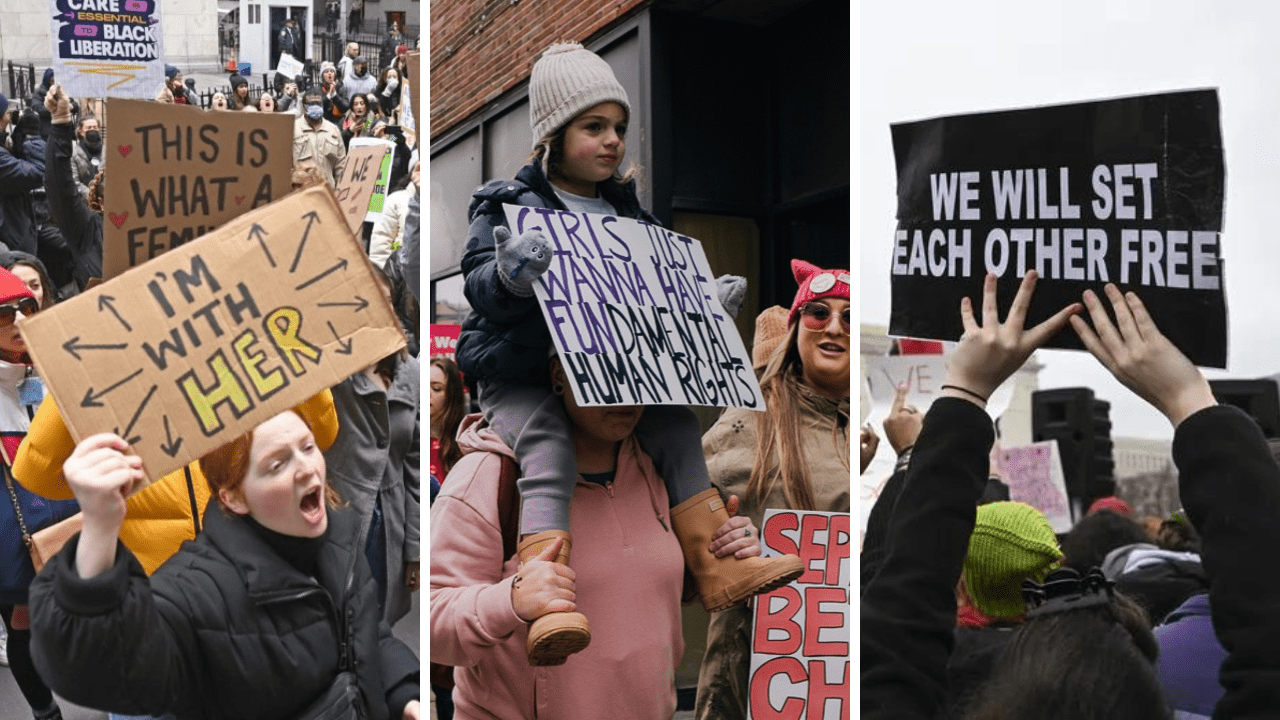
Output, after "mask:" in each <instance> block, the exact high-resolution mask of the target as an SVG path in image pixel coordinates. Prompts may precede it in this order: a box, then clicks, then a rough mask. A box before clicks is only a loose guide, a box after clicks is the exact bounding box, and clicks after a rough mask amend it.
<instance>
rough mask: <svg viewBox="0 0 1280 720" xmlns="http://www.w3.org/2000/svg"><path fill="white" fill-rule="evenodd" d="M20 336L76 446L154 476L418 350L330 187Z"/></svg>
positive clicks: (143, 271) (99, 291)
mask: <svg viewBox="0 0 1280 720" xmlns="http://www.w3.org/2000/svg"><path fill="white" fill-rule="evenodd" d="M21 330H22V336H23V338H24V339H25V340H26V342H27V346H28V347H29V348H30V351H31V357H32V358H33V359H34V361H35V364H36V367H37V368H38V369H39V371H40V376H41V377H42V378H44V380H45V382H46V383H47V384H48V385H49V390H50V392H52V393H53V396H54V398H55V399H56V400H57V402H58V408H59V409H60V410H61V411H62V416H63V419H64V420H65V421H66V423H67V427H68V428H69V429H70V431H71V435H72V436H73V437H74V438H76V439H77V440H81V439H83V438H85V437H87V436H89V435H92V434H94V433H98V432H105V431H113V432H115V433H117V434H118V435H120V436H121V437H123V438H125V439H126V440H128V441H129V444H130V445H131V446H132V449H133V452H134V453H136V454H137V455H139V456H140V457H141V458H142V461H143V467H144V469H145V470H146V472H147V477H149V478H151V479H153V480H154V479H157V478H160V477H162V476H164V475H165V474H166V473H168V472H170V471H172V470H174V469H176V468H179V467H182V466H183V465H185V464H187V463H188V462H190V461H191V460H193V459H195V458H198V457H200V456H202V455H204V454H205V453H207V452H209V451H210V450H213V449H214V448H216V447H218V446H220V445H221V444H223V443H225V442H226V441H228V440H229V439H231V438H233V437H235V436H237V435H239V434H241V433H244V432H246V431H248V430H249V429H251V428H253V427H254V426H256V425H257V424H258V423H260V422H262V421H263V420H266V419H267V418H270V417H271V416H272V415H274V414H276V413H278V412H280V411H282V410H285V409H287V408H289V407H292V406H294V405H296V404H298V403H300V402H302V401H303V400H306V399H307V398H308V397H310V396H312V395H314V394H315V393H317V392H319V391H320V390H322V389H324V388H327V387H330V386H332V385H334V384H336V383H337V382H339V381H341V380H342V379H344V378H346V377H348V376H349V375H351V374H352V373H354V372H356V371H358V370H360V369H362V368H364V367H367V366H368V365H370V364H372V363H374V362H376V361H378V360H380V359H382V358H384V357H386V356H387V355H390V354H391V353H393V352H395V351H396V350H397V349H399V348H402V347H404V345H405V339H404V336H403V334H401V332H400V329H399V326H398V325H397V324H396V320H395V316H394V315H393V314H392V310H391V307H390V305H389V304H388V302H387V299H386V296H385V294H384V293H383V291H382V288H381V287H380V286H379V284H378V282H377V280H375V279H374V276H373V273H372V270H371V269H370V266H369V261H368V259H367V258H366V257H365V254H364V252H363V250H362V249H361V247H360V245H359V244H358V243H357V242H356V241H355V239H354V238H353V236H352V235H351V233H350V231H349V230H348V228H347V224H346V220H345V219H344V218H343V216H342V212H341V210H340V209H339V207H338V203H337V202H336V201H335V200H334V198H333V192H332V191H331V190H330V189H329V188H328V186H327V185H326V186H319V187H313V188H309V189H307V190H304V191H301V192H298V193H294V194H292V195H290V196H288V197H287V198H285V199H283V200H281V201H279V202H277V203H273V204H272V205H269V206H267V207H264V208H260V209H258V210H256V211H254V212H251V213H249V214H247V215H244V216H243V217H240V218H237V219H236V220H233V221H231V222H230V223H228V224H226V225H224V226H223V227H221V228H219V229H218V230H216V231H215V232H213V233H210V234H208V235H205V236H204V237H202V238H200V239H199V240H197V241H195V242H191V243H188V244H186V245H183V246H182V247H181V248H178V249H176V250H174V251H172V252H169V253H165V254H164V255H163V256H161V257H158V258H156V259H155V260H152V261H151V262H149V263H147V264H146V265H145V266H144V267H137V268H133V269H132V270H129V271H127V272H125V273H124V274H123V275H121V276H120V277H118V278H116V279H114V280H112V281H110V282H107V283H103V284H102V285H100V286H98V287H96V288H94V289H93V290H90V291H87V292H84V293H81V294H80V295H77V296H75V297H74V298H71V299H70V300H68V301H66V302H63V303H61V304H59V305H57V306H56V307H54V308H52V309H50V310H47V311H45V312H42V313H40V314H38V315H35V316H32V317H31V318H28V319H26V320H24V321H23V322H22V324H21Z"/></svg>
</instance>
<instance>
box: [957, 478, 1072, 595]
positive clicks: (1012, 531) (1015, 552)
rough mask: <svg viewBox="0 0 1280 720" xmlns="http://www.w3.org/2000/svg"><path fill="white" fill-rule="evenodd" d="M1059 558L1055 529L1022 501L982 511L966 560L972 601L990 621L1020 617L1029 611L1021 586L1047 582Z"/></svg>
mask: <svg viewBox="0 0 1280 720" xmlns="http://www.w3.org/2000/svg"><path fill="white" fill-rule="evenodd" d="M1061 559H1062V552H1061V551H1060V550H1058V540H1057V538H1056V537H1055V536H1054V534H1053V528H1052V527H1051V526H1050V525H1049V521H1048V520H1047V519H1045V516H1044V515H1043V514H1042V513H1041V512H1040V511H1039V510H1037V509H1035V508H1033V507H1031V506H1030V505H1024V504H1023V503H1019V502H995V503H991V504H989V505H982V506H979V507H978V518H977V521H976V522H975V523H974V526H973V534H972V535H971V536H970V537H969V553H968V554H967V555H965V558H964V581H965V585H966V587H967V588H968V591H969V597H971V598H972V599H973V604H974V605H976V606H977V608H978V609H979V610H981V611H982V612H983V613H986V614H987V615H988V616H990V617H996V618H1012V617H1018V616H1019V615H1022V614H1023V613H1025V612H1026V603H1025V601H1024V600H1023V599H1022V581H1023V580H1026V579H1028V578H1029V579H1031V580H1035V581H1036V582H1041V581H1043V580H1044V576H1045V575H1046V574H1048V572H1049V571H1050V570H1052V569H1053V568H1054V567H1057V564H1058V561H1059V560H1061Z"/></svg>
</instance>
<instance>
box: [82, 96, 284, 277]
mask: <svg viewBox="0 0 1280 720" xmlns="http://www.w3.org/2000/svg"><path fill="white" fill-rule="evenodd" d="M107 108H108V111H109V112H110V114H111V136H110V138H109V141H108V143H107V147H106V148H105V149H104V152H105V153H107V154H108V158H107V161H106V162H107V164H108V165H110V167H111V172H109V173H107V188H106V196H105V199H104V204H105V205H106V210H105V213H104V214H105V216H106V218H105V220H106V221H105V222H103V224H102V232H103V236H102V256H103V257H102V273H103V277H104V278H106V279H111V278H113V277H116V276H117V275H119V274H120V273H122V272H124V271H125V270H127V269H129V268H131V267H135V266H137V265H141V264H142V263H144V262H146V261H147V260H150V259H151V258H153V257H155V256H157V255H159V254H161V253H163V252H165V251H167V250H171V249H173V248H175V247H178V246H180V245H182V244H184V243H187V242H190V241H192V240H194V239H196V238H198V237H200V236H201V235H204V234H205V233H207V232H211V231H212V230H214V229H215V228H217V227H219V226H221V225H222V224H224V223H226V222H227V221H228V220H231V219H233V218H236V217H238V216H240V215H243V214H244V213H246V212H248V211H250V210H252V209H254V208H258V207H262V206H264V205H266V204H268V203H270V202H272V201H273V200H277V199H279V198H281V197H284V196H285V195H287V194H288V193H289V191H290V190H291V189H292V186H291V184H290V183H291V180H292V170H293V121H294V117H293V115H290V114H288V113H237V112H217V113H211V112H205V111H203V110H201V109H199V108H196V107H192V106H190V105H170V104H166V103H156V102H142V101H138V100H122V99H119V98H114V97H113V98H109V99H108V100H107Z"/></svg>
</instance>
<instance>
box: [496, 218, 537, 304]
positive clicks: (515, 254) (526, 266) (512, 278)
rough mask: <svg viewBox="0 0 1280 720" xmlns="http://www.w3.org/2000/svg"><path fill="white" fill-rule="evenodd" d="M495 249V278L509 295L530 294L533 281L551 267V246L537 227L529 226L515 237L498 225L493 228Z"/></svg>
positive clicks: (527, 295)
mask: <svg viewBox="0 0 1280 720" xmlns="http://www.w3.org/2000/svg"><path fill="white" fill-rule="evenodd" d="M493 243H494V246H495V247H496V248H497V251H498V278H499V279H500V280H501V281H502V284H503V285H505V286H506V287H507V289H508V290H510V291H511V294H512V295H517V296H519V297H531V296H532V295H533V282H534V281H535V280H537V279H538V276H539V275H541V274H542V273H544V272H546V271H547V268H549V267H551V246H550V244H548V243H547V237H546V235H544V234H543V233H542V231H541V230H529V231H527V232H525V233H524V234H522V235H520V236H518V237H515V238H513V237H511V231H510V230H508V229H507V228H505V227H502V226H498V227H496V228H494V229H493Z"/></svg>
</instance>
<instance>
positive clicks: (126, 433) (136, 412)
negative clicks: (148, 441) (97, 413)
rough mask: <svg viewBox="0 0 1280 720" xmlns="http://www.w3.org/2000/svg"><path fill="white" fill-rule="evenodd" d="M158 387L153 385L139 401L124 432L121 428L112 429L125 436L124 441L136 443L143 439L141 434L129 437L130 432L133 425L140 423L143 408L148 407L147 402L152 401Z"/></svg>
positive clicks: (131, 443)
mask: <svg viewBox="0 0 1280 720" xmlns="http://www.w3.org/2000/svg"><path fill="white" fill-rule="evenodd" d="M156 388H157V386H156V385H152V386H151V389H150V390H148V391H147V396H146V397H144V398H142V402H140V403H138V409H137V410H134V411H133V417H131V418H129V424H128V425H126V426H125V428H124V432H120V428H116V429H115V430H112V432H114V433H115V434H117V435H119V436H120V437H122V438H124V439H125V440H124V441H125V442H127V443H129V444H130V445H134V444H136V443H137V442H138V441H140V440H142V436H141V435H139V436H137V437H129V433H131V432H133V426H134V425H136V424H137V423H138V418H139V417H141V416H142V408H144V407H146V406H147V403H148V402H150V401H151V396H152V395H155V394H156Z"/></svg>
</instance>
